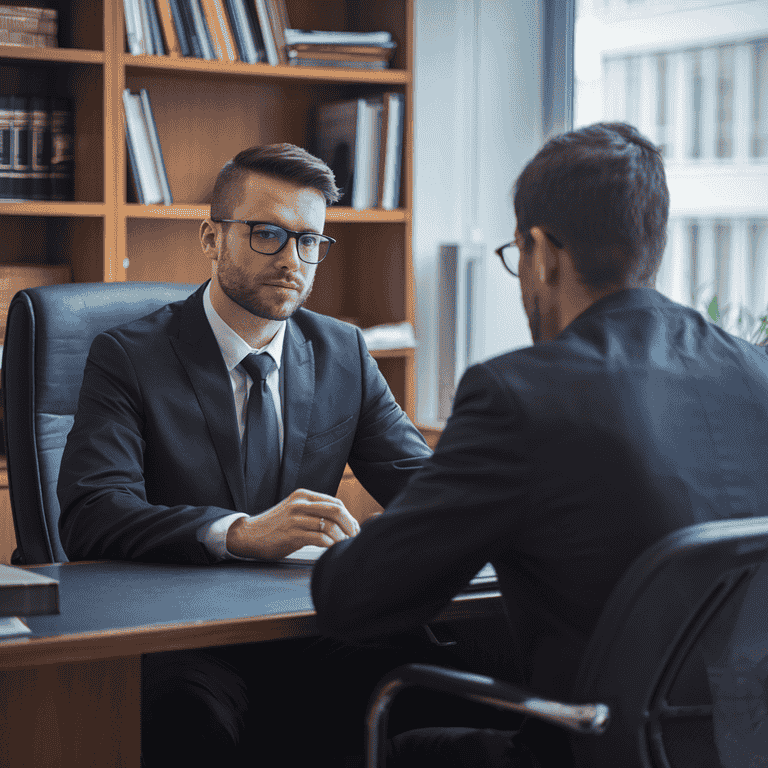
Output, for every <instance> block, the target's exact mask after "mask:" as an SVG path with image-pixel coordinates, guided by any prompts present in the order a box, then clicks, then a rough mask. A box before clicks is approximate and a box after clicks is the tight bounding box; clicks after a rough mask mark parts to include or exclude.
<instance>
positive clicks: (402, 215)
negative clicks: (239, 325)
mask: <svg viewBox="0 0 768 768" xmlns="http://www.w3.org/2000/svg"><path fill="white" fill-rule="evenodd" d="M122 208H123V211H124V213H125V216H126V217H128V218H131V219H191V220H195V221H199V220H200V219H204V218H205V217H206V216H208V215H209V214H210V210H211V209H210V206H208V205H139V204H137V203H126V204H125V205H124V206H123V207H122ZM410 220H411V214H410V212H409V211H407V210H404V209H402V208H398V209H396V210H394V211H384V210H379V209H377V208H371V209H367V210H362V211H358V210H356V209H354V208H347V207H346V206H338V207H336V206H331V207H330V208H328V210H327V213H326V221H327V222H328V223H331V222H333V223H343V222H347V223H349V224H365V223H369V224H398V223H399V224H405V223H407V222H409V221H410Z"/></svg>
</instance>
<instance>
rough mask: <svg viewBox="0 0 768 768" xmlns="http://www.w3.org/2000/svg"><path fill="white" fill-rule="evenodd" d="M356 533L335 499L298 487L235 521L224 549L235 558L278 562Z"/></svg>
mask: <svg viewBox="0 0 768 768" xmlns="http://www.w3.org/2000/svg"><path fill="white" fill-rule="evenodd" d="M359 532H360V525H359V524H358V522H357V520H355V518H354V517H352V515H350V514H349V512H348V511H347V508H346V507H345V506H344V504H343V502H341V501H340V500H339V499H337V498H335V497H333V496H328V495H326V494H325V493H317V492H316V491H308V490H306V489H304V488H298V489H297V490H295V491H294V492H293V493H292V494H291V495H290V496H287V497H286V498H284V499H283V500H282V501H281V502H280V503H279V504H276V505H275V506H274V507H272V508H271V509H268V510H266V512H262V513H261V514H260V515H254V516H252V517H241V518H240V519H239V520H235V522H234V523H232V525H231V526H230V528H229V531H228V532H227V550H228V551H229V552H230V553H231V554H233V555H237V556H238V557H259V558H263V559H265V560H279V559H280V558H281V557H285V556H286V555H288V554H290V553H291V552H295V551H296V550H297V549H300V548H301V547H304V546H306V545H307V544H314V545H315V546H318V547H330V546H331V545H332V544H335V543H336V542H337V541H343V540H344V539H346V538H348V537H350V536H354V535H356V534H357V533H359Z"/></svg>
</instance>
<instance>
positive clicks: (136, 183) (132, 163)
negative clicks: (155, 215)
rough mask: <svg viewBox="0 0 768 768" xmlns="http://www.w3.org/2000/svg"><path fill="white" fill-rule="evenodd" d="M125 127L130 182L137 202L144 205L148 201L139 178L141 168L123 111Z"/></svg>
mask: <svg viewBox="0 0 768 768" xmlns="http://www.w3.org/2000/svg"><path fill="white" fill-rule="evenodd" d="M123 125H124V126H125V139H126V141H125V144H126V147H127V148H128V153H127V154H128V170H129V174H128V180H129V183H130V185H131V189H132V190H133V194H134V196H135V198H136V202H137V203H138V204H139V205H144V204H145V203H146V200H145V199H144V190H142V188H141V179H140V178H139V167H138V164H137V162H136V154H135V152H134V151H133V142H132V141H131V138H130V132H129V130H128V118H127V116H126V112H125V110H123Z"/></svg>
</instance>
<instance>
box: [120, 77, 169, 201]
mask: <svg viewBox="0 0 768 768" xmlns="http://www.w3.org/2000/svg"><path fill="white" fill-rule="evenodd" d="M123 106H124V108H125V111H124V115H123V116H124V118H125V136H126V139H127V144H128V162H129V165H130V178H131V181H132V183H133V190H134V193H135V195H136V200H137V202H139V203H141V204H142V205H158V204H162V205H171V204H172V203H173V197H172V195H171V188H170V186H169V184H168V174H167V173H166V170H165V162H164V161H163V153H162V150H161V148H160V139H159V137H158V135H157V125H156V123H155V118H154V115H153V114H152V105H151V103H150V101H149V94H148V93H147V91H146V89H145V88H142V89H141V91H140V92H139V93H138V94H135V93H131V92H130V90H129V89H128V88H126V89H125V90H124V91H123Z"/></svg>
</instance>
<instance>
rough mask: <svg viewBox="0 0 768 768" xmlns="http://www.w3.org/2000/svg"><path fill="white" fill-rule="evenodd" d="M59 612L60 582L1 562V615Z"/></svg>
mask: <svg viewBox="0 0 768 768" xmlns="http://www.w3.org/2000/svg"><path fill="white" fill-rule="evenodd" d="M58 612H59V582H58V581H56V579H52V578H50V576H43V574H41V573H35V572H34V571H33V570H27V569H24V568H16V567H14V566H12V565H0V616H39V615H41V614H46V613H58Z"/></svg>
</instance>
